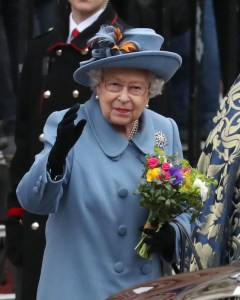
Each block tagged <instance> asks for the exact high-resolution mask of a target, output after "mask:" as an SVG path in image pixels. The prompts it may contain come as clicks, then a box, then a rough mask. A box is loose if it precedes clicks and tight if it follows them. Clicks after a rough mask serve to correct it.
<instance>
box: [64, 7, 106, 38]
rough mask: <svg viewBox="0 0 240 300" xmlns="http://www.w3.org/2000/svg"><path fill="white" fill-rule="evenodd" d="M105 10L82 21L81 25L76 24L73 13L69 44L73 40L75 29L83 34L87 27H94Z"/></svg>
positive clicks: (70, 22)
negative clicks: (72, 35)
mask: <svg viewBox="0 0 240 300" xmlns="http://www.w3.org/2000/svg"><path fill="white" fill-rule="evenodd" d="M104 9H105V8H102V9H100V10H98V11H97V12H96V13H95V14H93V15H92V16H90V17H89V18H87V19H86V20H84V21H82V22H81V23H79V24H76V23H75V21H74V20H73V17H72V13H71V14H70V16H69V34H68V39H67V43H70V42H71V40H72V38H71V34H72V31H73V29H75V28H77V29H78V31H79V32H82V31H83V30H85V29H86V28H87V27H89V26H90V25H92V24H93V23H94V22H95V21H96V20H97V19H98V17H99V16H100V15H101V14H102V12H103V11H104Z"/></svg>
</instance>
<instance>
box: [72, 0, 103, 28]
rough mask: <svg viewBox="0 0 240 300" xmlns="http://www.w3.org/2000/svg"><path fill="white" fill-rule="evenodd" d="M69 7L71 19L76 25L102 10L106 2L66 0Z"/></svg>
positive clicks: (97, 0)
mask: <svg viewBox="0 0 240 300" xmlns="http://www.w3.org/2000/svg"><path fill="white" fill-rule="evenodd" d="M68 2H69V3H70V6H71V11H72V17H73V19H74V21H75V22H76V23H77V24H78V23H80V22H82V21H84V20H86V19H87V18H89V17H90V16H91V15H93V14H95V13H96V12H98V11H99V10H101V9H104V8H105V7H106V5H107V3H108V0H68Z"/></svg>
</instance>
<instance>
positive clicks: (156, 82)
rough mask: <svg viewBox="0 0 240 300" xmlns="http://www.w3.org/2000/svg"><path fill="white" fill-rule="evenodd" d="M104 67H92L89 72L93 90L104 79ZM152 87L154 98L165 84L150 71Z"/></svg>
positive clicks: (150, 95) (150, 91) (150, 90)
mask: <svg viewBox="0 0 240 300" xmlns="http://www.w3.org/2000/svg"><path fill="white" fill-rule="evenodd" d="M102 73H103V71H102V69H92V70H90V71H89V72H88V76H89V78H90V88H91V90H92V91H96V88H97V86H98V84H99V82H100V81H101V80H102ZM150 74H151V77H150V88H149V98H153V97H155V96H157V95H161V94H162V91H163V86H164V80H162V79H161V78H158V77H157V76H156V75H155V74H153V73H150Z"/></svg>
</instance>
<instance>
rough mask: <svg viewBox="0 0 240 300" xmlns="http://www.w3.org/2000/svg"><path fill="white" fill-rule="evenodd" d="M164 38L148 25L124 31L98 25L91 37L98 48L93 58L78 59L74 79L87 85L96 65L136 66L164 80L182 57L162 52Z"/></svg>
mask: <svg viewBox="0 0 240 300" xmlns="http://www.w3.org/2000/svg"><path fill="white" fill-rule="evenodd" d="M163 41H164V39H163V37H162V36H161V35H159V34H157V33H156V32H155V31H154V30H153V29H150V28H131V29H128V30H126V31H124V32H123V33H122V32H121V31H120V29H119V28H115V27H113V26H106V27H101V29H100V31H99V32H98V33H97V34H96V35H95V36H94V37H93V38H92V39H91V40H90V42H91V43H93V45H94V44H95V45H96V44H97V48H95V49H93V50H92V58H91V59H90V60H87V61H82V62H80V67H79V68H78V69H77V70H76V71H75V72H74V74H73V78H74V80H75V81H77V82H78V83H80V84H82V85H85V86H90V80H89V76H88V72H89V71H90V70H91V69H99V68H137V69H144V70H148V71H150V72H152V73H154V74H155V75H156V76H157V77H159V78H161V79H163V80H164V81H165V82H167V81H168V80H169V79H170V78H171V77H172V76H173V75H174V74H175V72H176V71H177V70H178V68H179V67H180V66H181V63H182V59H181V57H180V56H179V55H178V54H176V53H173V52H168V51H161V50H160V48H161V46H162V43H163Z"/></svg>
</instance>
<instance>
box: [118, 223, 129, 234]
mask: <svg viewBox="0 0 240 300" xmlns="http://www.w3.org/2000/svg"><path fill="white" fill-rule="evenodd" d="M117 232H118V234H119V235H121V236H123V235H126V234H127V226H126V225H120V226H119V227H118V231H117Z"/></svg>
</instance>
